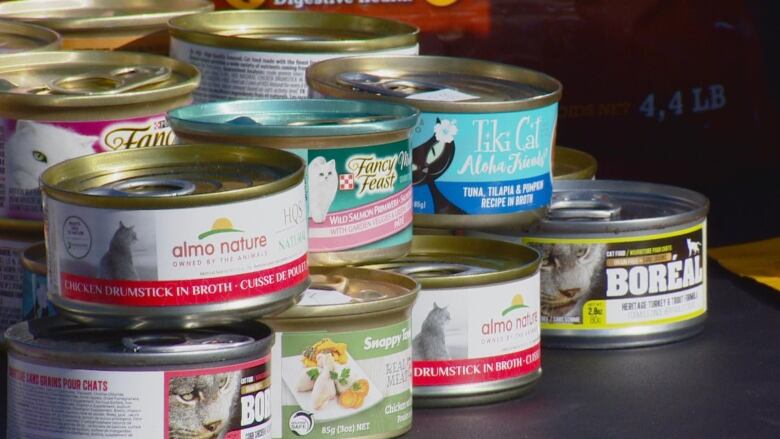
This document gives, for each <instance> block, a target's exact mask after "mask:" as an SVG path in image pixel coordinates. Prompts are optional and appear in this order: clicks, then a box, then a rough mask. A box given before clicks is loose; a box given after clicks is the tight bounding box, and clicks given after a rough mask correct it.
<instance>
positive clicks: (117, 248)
mask: <svg viewBox="0 0 780 439" xmlns="http://www.w3.org/2000/svg"><path fill="white" fill-rule="evenodd" d="M136 241H138V236H137V235H136V233H135V230H133V226H129V227H128V226H125V225H124V223H123V222H122V221H120V222H119V228H117V229H116V232H114V237H113V238H111V243H110V244H109V247H108V251H106V253H105V254H104V255H103V257H102V258H101V259H100V272H99V273H98V277H99V278H101V279H124V280H138V279H139V277H138V272H137V271H136V269H135V266H134V265H133V250H132V246H133V244H134V243H135V242H136Z"/></svg>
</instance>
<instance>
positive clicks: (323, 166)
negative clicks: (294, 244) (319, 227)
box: [308, 156, 339, 224]
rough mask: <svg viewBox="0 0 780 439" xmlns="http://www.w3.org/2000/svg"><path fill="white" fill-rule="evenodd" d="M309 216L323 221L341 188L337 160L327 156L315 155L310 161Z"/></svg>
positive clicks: (314, 219) (320, 221) (317, 220)
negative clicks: (326, 157) (326, 159)
mask: <svg viewBox="0 0 780 439" xmlns="http://www.w3.org/2000/svg"><path fill="white" fill-rule="evenodd" d="M308 183H309V216H311V219H312V221H314V222H315V223H318V224H319V223H322V222H323V221H325V217H326V216H327V215H328V209H330V205H331V204H333V200H334V199H335V198H336V193H337V192H338V190H339V175H338V172H336V161H335V160H329V161H325V157H322V156H319V157H315V158H314V160H312V161H311V162H309V167H308Z"/></svg>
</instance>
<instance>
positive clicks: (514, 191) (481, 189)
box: [415, 174, 552, 215]
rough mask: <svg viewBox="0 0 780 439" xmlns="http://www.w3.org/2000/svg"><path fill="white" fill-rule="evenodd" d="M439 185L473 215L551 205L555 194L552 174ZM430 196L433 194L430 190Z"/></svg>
mask: <svg viewBox="0 0 780 439" xmlns="http://www.w3.org/2000/svg"><path fill="white" fill-rule="evenodd" d="M436 188H437V189H438V190H439V191H440V192H441V193H442V194H443V195H444V196H445V197H447V199H448V200H449V202H450V203H452V204H454V205H455V206H457V207H458V208H459V209H461V210H463V211H464V212H466V213H467V214H470V215H474V214H502V213H514V212H521V211H527V210H531V209H537V208H540V207H544V206H546V205H548V204H550V198H551V197H552V182H551V181H550V174H544V175H542V176H539V177H533V178H525V179H520V180H509V181H497V182H489V183H478V182H471V183H462V182H436ZM426 189H427V188H426ZM416 195H417V193H416V192H415V196H416ZM428 196H429V197H430V192H429V195H428ZM416 201H417V200H415V202H416ZM429 204H430V205H431V206H432V205H433V203H429ZM426 213H434V212H433V209H432V208H431V211H430V212H426Z"/></svg>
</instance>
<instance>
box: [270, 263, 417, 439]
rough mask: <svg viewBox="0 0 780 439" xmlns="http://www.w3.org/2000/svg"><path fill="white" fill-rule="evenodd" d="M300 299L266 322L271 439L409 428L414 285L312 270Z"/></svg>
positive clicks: (390, 433) (363, 272) (366, 273)
mask: <svg viewBox="0 0 780 439" xmlns="http://www.w3.org/2000/svg"><path fill="white" fill-rule="evenodd" d="M311 270H312V271H311V272H312V288H310V289H309V290H307V291H306V292H305V293H304V294H303V297H302V299H301V301H300V302H299V303H298V304H296V305H295V306H293V307H292V308H289V309H288V310H286V311H284V312H283V313H281V314H279V315H277V316H274V317H272V318H268V319H266V320H265V322H266V323H267V324H268V325H269V326H271V327H272V328H273V329H274V330H275V331H276V344H275V345H274V348H273V357H274V361H273V364H272V369H273V370H272V374H271V376H272V377H273V381H274V382H273V387H274V389H275V390H274V393H273V402H272V405H271V406H272V417H273V419H274V423H273V435H272V436H273V437H274V438H295V437H299V436H303V437H307V438H329V437H338V438H372V439H374V438H376V439H379V438H390V437H396V436H400V435H401V434H403V433H405V432H406V431H408V430H409V429H410V428H411V426H412V369H411V361H412V352H411V350H412V337H411V326H410V311H411V307H412V303H413V302H414V300H415V298H416V296H417V292H418V290H419V285H418V284H417V282H416V281H414V280H413V279H411V278H409V277H406V276H403V275H400V274H396V273H388V272H383V271H379V270H368V269H363V268H325V267H312V269H311Z"/></svg>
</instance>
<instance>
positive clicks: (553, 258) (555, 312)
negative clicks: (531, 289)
mask: <svg viewBox="0 0 780 439" xmlns="http://www.w3.org/2000/svg"><path fill="white" fill-rule="evenodd" d="M535 247H536V248H537V249H539V250H540V251H541V252H542V257H543V259H542V269H541V271H540V272H541V275H540V277H541V308H542V315H543V316H546V317H579V316H581V315H582V305H583V304H584V303H585V302H586V301H587V300H588V299H589V298H590V297H591V295H592V294H593V293H594V292H595V291H597V290H598V289H599V288H601V287H602V273H603V272H604V261H605V258H606V252H607V246H606V245H605V244H541V245H536V246H535Z"/></svg>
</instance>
